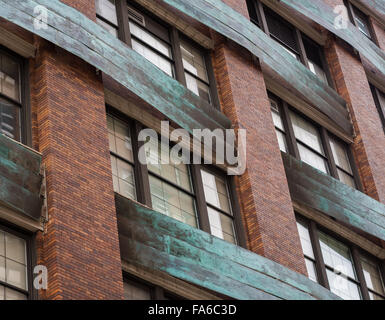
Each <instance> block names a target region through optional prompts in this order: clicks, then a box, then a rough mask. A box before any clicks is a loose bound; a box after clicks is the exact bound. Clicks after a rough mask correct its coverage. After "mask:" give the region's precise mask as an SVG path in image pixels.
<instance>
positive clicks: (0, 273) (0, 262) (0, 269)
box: [0, 257, 5, 282]
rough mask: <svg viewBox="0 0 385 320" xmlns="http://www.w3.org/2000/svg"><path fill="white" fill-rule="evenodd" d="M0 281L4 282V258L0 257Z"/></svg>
mask: <svg viewBox="0 0 385 320" xmlns="http://www.w3.org/2000/svg"><path fill="white" fill-rule="evenodd" d="M0 281H3V282H5V258H4V257H0Z"/></svg>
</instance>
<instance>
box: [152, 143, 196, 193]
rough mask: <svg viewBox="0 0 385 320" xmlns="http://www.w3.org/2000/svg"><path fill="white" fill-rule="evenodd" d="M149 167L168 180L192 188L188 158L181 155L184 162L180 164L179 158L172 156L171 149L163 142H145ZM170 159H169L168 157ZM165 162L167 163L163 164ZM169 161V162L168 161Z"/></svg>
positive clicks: (185, 188) (188, 188) (184, 187)
mask: <svg viewBox="0 0 385 320" xmlns="http://www.w3.org/2000/svg"><path fill="white" fill-rule="evenodd" d="M145 150H146V161H147V167H148V170H149V171H150V172H153V173H155V174H157V175H160V176H161V177H163V178H164V179H166V180H167V181H170V182H172V183H174V184H176V185H178V186H179V187H181V188H183V189H184V190H187V191H190V192H191V191H193V190H192V183H191V176H190V171H189V168H188V166H187V165H186V164H185V163H187V159H183V157H182V156H180V158H179V160H180V161H181V162H182V163H180V164H178V159H174V158H173V157H171V149H170V148H169V147H168V146H166V145H164V144H163V148H162V144H161V142H159V143H158V142H157V141H154V140H153V139H152V140H150V141H149V142H147V143H146V144H145ZM168 157H169V160H168V161H167V158H168ZM162 162H164V163H165V164H162ZM166 162H168V163H166Z"/></svg>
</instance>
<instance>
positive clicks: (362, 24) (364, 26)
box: [344, 0, 374, 41]
mask: <svg viewBox="0 0 385 320" xmlns="http://www.w3.org/2000/svg"><path fill="white" fill-rule="evenodd" d="M344 2H345V6H346V7H347V9H348V13H349V17H350V21H351V22H352V23H353V24H354V25H355V26H356V27H357V28H358V29H359V30H360V31H361V32H362V33H363V34H364V35H365V36H366V37H368V38H369V39H370V40H372V41H373V39H374V37H373V31H372V26H371V24H370V21H369V16H367V15H366V14H365V13H363V12H362V11H361V10H360V9H358V8H357V7H356V6H354V5H352V4H351V3H350V2H349V1H348V0H344Z"/></svg>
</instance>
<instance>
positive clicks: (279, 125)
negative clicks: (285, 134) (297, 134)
mask: <svg viewBox="0 0 385 320" xmlns="http://www.w3.org/2000/svg"><path fill="white" fill-rule="evenodd" d="M271 115H272V117H273V122H274V126H276V127H277V128H279V129H281V130H282V131H285V127H284V126H283V122H282V119H281V115H280V114H279V113H278V112H276V111H274V110H272V112H271Z"/></svg>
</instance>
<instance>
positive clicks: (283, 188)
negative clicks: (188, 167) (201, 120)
mask: <svg viewBox="0 0 385 320" xmlns="http://www.w3.org/2000/svg"><path fill="white" fill-rule="evenodd" d="M214 69H215V74H216V78H217V81H218V86H219V93H220V99H221V105H222V109H223V111H224V113H225V114H226V115H227V116H228V117H229V118H230V119H231V120H232V123H233V125H234V127H235V128H244V129H246V130H247V168H248V170H247V172H246V173H245V174H244V175H242V176H240V177H237V179H236V180H237V188H238V190H237V191H238V195H239V199H240V203H241V210H242V216H243V222H244V226H245V230H246V233H247V239H248V247H249V249H250V250H251V251H254V252H256V253H258V254H261V255H263V256H265V257H267V258H269V259H271V260H274V261H276V262H278V263H280V264H282V265H284V266H287V267H289V268H291V269H293V270H295V271H297V272H300V273H303V274H306V268H305V264H304V259H303V253H302V248H301V244H300V240H299V237H298V231H297V227H296V222H295V216H294V212H293V206H292V202H291V198H290V194H289V190H288V185H287V180H286V176H285V171H284V168H283V164H282V158H281V153H280V150H279V147H278V142H277V137H276V134H275V129H274V125H273V120H272V116H271V111H270V104H269V101H268V97H267V92H266V87H265V83H264V79H263V75H262V72H261V70H260V68H259V67H257V66H255V64H254V63H253V62H252V58H251V55H250V54H249V53H248V52H246V51H245V50H243V49H242V48H240V47H238V46H236V45H235V44H231V43H230V42H227V43H221V44H218V45H217V47H216V49H215V55H214Z"/></svg>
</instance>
